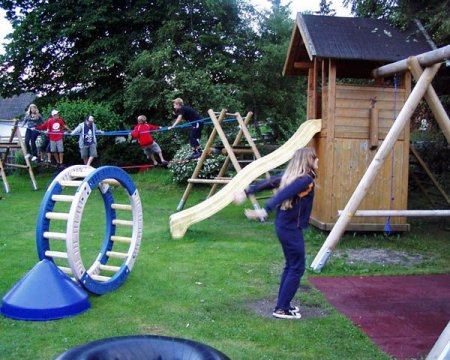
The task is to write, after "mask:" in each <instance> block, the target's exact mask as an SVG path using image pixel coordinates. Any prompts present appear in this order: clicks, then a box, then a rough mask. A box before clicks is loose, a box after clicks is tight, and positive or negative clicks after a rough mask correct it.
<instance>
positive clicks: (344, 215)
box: [311, 45, 450, 271]
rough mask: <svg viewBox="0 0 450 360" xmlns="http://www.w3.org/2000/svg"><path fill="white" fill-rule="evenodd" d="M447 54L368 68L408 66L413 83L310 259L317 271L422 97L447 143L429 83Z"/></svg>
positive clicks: (447, 127) (447, 130)
mask: <svg viewBox="0 0 450 360" xmlns="http://www.w3.org/2000/svg"><path fill="white" fill-rule="evenodd" d="M448 58H450V45H447V46H445V47H443V48H440V49H437V50H433V51H429V52H426V53H424V54H420V55H418V56H416V57H414V56H411V57H409V58H408V59H404V60H400V61H398V62H395V63H392V64H388V65H385V66H382V67H379V68H377V69H375V70H374V71H373V72H372V75H373V76H374V77H375V78H379V77H385V76H390V75H394V74H395V73H400V72H405V71H408V70H409V71H410V72H411V73H412V75H413V76H414V78H415V80H416V82H417V83H416V86H415V87H414V89H413V91H412V92H411V94H410V95H409V97H408V99H407V100H406V102H405V104H404V106H403V108H402V109H401V111H400V113H399V114H398V116H397V118H396V119H395V121H394V123H393V125H392V127H391V129H390V130H389V132H388V134H387V136H386V138H385V139H384V141H383V143H382V144H381V146H380V148H379V149H378V151H377V153H376V155H375V157H374V158H373V160H372V162H371V163H370V165H369V167H368V168H367V170H366V172H365V174H364V176H363V177H362V178H361V180H360V182H359V184H358V186H357V187H356V189H355V191H354V192H353V194H352V196H351V197H350V199H349V201H348V202H347V205H346V206H345V208H344V210H343V211H342V212H341V214H340V215H339V218H338V220H337V222H336V224H335V225H334V227H333V229H332V230H331V232H330V234H329V235H328V237H327V239H326V240H325V242H324V244H323V245H322V248H321V249H320V250H319V252H318V254H317V255H316V257H315V259H314V261H313V262H312V264H311V268H312V269H313V270H314V271H320V270H321V269H322V268H323V266H324V265H325V264H326V262H327V260H328V258H329V257H330V256H331V254H332V251H333V250H334V248H335V247H336V245H337V244H338V242H339V240H340V238H341V237H342V235H343V234H344V232H345V229H346V227H347V225H348V224H349V223H350V221H351V219H352V217H353V216H355V213H356V211H357V210H358V207H359V205H360V204H361V202H362V201H363V199H364V197H365V195H366V194H367V193H368V191H369V189H370V186H371V185H372V183H373V182H374V180H375V177H376V176H377V174H378V172H379V170H380V169H381V167H382V166H383V164H384V161H385V160H386V158H387V157H388V156H389V153H390V152H391V151H392V148H393V146H394V145H395V142H396V141H397V139H398V137H399V136H400V134H401V132H402V131H403V129H404V127H405V126H406V124H407V123H408V121H409V119H410V118H411V116H412V115H413V113H414V111H415V109H416V108H417V105H418V104H419V102H420V100H421V99H422V98H425V100H426V101H427V103H428V105H429V107H430V109H431V111H432V113H433V115H434V117H435V118H436V121H437V123H438V125H439V127H440V128H441V130H442V132H443V133H444V136H445V138H446V139H447V142H448V143H450V119H449V117H448V115H447V113H446V112H445V109H444V107H443V105H442V103H441V102H440V100H439V98H438V96H437V94H436V92H435V90H434V89H433V86H432V85H431V81H432V80H433V78H434V76H435V75H436V73H437V71H438V70H439V67H440V66H441V62H442V61H444V60H446V59H448ZM422 67H425V70H424V69H423V68H422ZM405 211H406V210H405ZM403 216H404V215H403Z"/></svg>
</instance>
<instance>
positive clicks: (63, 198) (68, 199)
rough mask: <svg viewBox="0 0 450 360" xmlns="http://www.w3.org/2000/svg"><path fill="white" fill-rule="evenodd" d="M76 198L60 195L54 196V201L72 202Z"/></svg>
mask: <svg viewBox="0 0 450 360" xmlns="http://www.w3.org/2000/svg"><path fill="white" fill-rule="evenodd" d="M74 198H75V196H73V195H59V194H54V195H52V200H53V201H63V202H72V201H73V199H74Z"/></svg>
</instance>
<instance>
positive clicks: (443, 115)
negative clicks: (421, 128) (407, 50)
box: [409, 58, 450, 144]
mask: <svg viewBox="0 0 450 360" xmlns="http://www.w3.org/2000/svg"><path fill="white" fill-rule="evenodd" d="M409 69H410V70H411V73H412V74H413V76H414V79H416V80H417V79H418V78H419V77H420V75H422V73H423V70H422V67H421V66H420V64H419V61H418V60H417V59H416V58H413V59H412V60H411V63H410V67H409ZM425 100H426V101H427V103H428V106H429V107H430V109H431V112H432V113H433V115H434V117H435V118H436V121H437V123H438V125H439V127H440V128H441V130H442V132H443V133H444V136H445V138H446V139H447V142H448V143H449V144H450V119H449V117H448V115H447V112H446V111H445V109H444V107H443V106H442V103H441V102H440V100H439V98H438V96H437V95H436V91H434V88H433V86H432V85H430V86H429V87H428V89H427V92H426V93H425Z"/></svg>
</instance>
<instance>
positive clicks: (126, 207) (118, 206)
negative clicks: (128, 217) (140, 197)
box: [111, 204, 133, 211]
mask: <svg viewBox="0 0 450 360" xmlns="http://www.w3.org/2000/svg"><path fill="white" fill-rule="evenodd" d="M111 209H115V210H127V211H131V210H132V209H133V208H132V207H131V205H126V204H111Z"/></svg>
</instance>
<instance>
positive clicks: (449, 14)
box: [343, 0, 450, 47]
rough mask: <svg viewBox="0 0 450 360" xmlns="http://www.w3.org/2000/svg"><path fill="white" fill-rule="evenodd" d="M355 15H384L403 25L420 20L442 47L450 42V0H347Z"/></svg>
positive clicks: (345, 1)
mask: <svg viewBox="0 0 450 360" xmlns="http://www.w3.org/2000/svg"><path fill="white" fill-rule="evenodd" d="M343 3H344V5H345V6H349V5H351V11H352V13H353V14H354V15H356V16H360V17H371V18H384V19H388V20H389V21H391V22H392V23H393V24H395V25H397V26H400V27H403V26H406V25H407V24H409V23H410V22H411V21H412V20H413V19H418V20H420V21H421V23H422V24H423V25H424V27H425V29H426V30H427V32H428V33H429V34H430V36H431V37H432V38H433V40H434V42H435V43H436V45H437V46H438V47H440V46H444V45H447V44H448V43H449V42H450V1H449V0H445V1H440V0H430V1H423V0H344V1H343Z"/></svg>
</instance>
